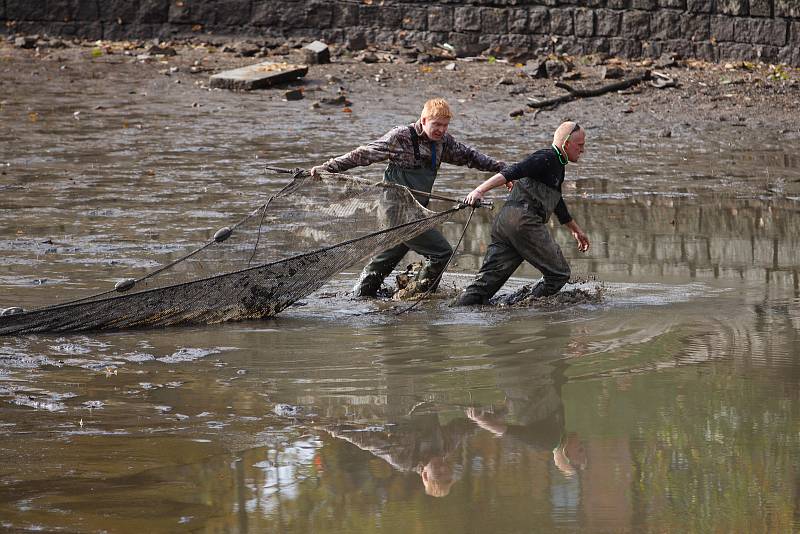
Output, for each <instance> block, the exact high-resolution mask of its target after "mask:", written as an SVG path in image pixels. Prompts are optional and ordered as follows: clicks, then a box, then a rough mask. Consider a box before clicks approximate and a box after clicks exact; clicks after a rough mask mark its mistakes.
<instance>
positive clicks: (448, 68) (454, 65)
mask: <svg viewBox="0 0 800 534" xmlns="http://www.w3.org/2000/svg"><path fill="white" fill-rule="evenodd" d="M444 68H445V69H446V70H456V64H455V63H448V64H447V65H445V67H444Z"/></svg>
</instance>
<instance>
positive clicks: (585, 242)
mask: <svg viewBox="0 0 800 534" xmlns="http://www.w3.org/2000/svg"><path fill="white" fill-rule="evenodd" d="M572 237H574V238H575V241H577V242H578V250H580V251H581V252H586V251H587V250H589V238H588V237H587V236H586V234H584V233H583V231H581V230H577V231H575V230H573V231H572Z"/></svg>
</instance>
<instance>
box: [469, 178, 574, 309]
mask: <svg viewBox="0 0 800 534" xmlns="http://www.w3.org/2000/svg"><path fill="white" fill-rule="evenodd" d="M562 164H563V162H562ZM524 180H525V183H519V182H522V180H519V182H518V183H516V184H515V185H514V189H513V190H512V192H511V195H510V197H509V199H508V202H506V204H505V206H503V209H502V210H500V213H499V214H498V216H497V218H496V219H495V220H494V224H493V225H492V243H491V244H490V245H489V248H488V249H487V250H486V257H485V258H484V260H483V264H482V265H481V268H480V271H478V275H477V276H476V278H475V280H474V281H473V282H472V283H471V284H470V285H469V286H467V288H466V290H465V291H464V294H462V295H461V297H460V298H459V301H458V303H459V304H461V305H465V306H469V305H473V304H486V303H488V302H489V299H490V298H492V296H494V294H495V293H497V291H498V290H499V289H500V288H501V287H503V284H505V283H506V281H507V280H508V279H509V278H510V277H511V275H512V274H513V273H514V271H515V270H517V267H519V266H520V264H522V262H523V261H527V262H528V263H530V264H531V265H533V266H534V267H536V268H537V269H538V270H539V271H540V272H541V273H542V275H543V277H544V278H543V280H542V281H540V282H539V283H538V284H536V286H534V288H533V289H532V290H531V291H530V293H528V294H527V295H525V297H546V296H549V295H554V294H556V293H558V292H559V290H560V289H561V288H562V287H564V284H566V283H567V282H568V281H569V277H570V275H571V272H570V268H569V264H568V263H567V260H566V259H564V255H563V254H562V252H561V247H559V246H558V243H556V241H555V239H553V236H552V235H551V234H550V231H549V230H548V229H547V221H548V220H549V218H550V214H551V213H553V210H554V209H555V207H556V205H557V204H558V202H559V201H560V200H561V192H560V191H559V190H557V189H554V188H552V187H549V186H547V185H545V184H543V183H541V182H537V181H535V180H532V179H530V178H526V179H524ZM518 188H520V189H518Z"/></svg>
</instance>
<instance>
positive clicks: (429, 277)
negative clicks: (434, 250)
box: [417, 262, 444, 293]
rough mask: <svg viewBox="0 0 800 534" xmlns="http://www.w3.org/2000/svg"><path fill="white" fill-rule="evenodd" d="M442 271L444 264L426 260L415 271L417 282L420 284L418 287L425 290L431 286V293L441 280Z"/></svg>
mask: <svg viewBox="0 0 800 534" xmlns="http://www.w3.org/2000/svg"><path fill="white" fill-rule="evenodd" d="M442 272H444V264H439V263H431V262H426V263H425V265H423V267H422V269H420V270H419V272H418V273H417V283H418V284H419V285H420V289H422V291H427V290H428V288H429V287H431V286H432V289H431V293H434V292H436V290H437V289H438V288H439V283H440V282H441V281H442V276H441V275H442Z"/></svg>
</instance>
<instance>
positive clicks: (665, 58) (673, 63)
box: [656, 54, 678, 69]
mask: <svg viewBox="0 0 800 534" xmlns="http://www.w3.org/2000/svg"><path fill="white" fill-rule="evenodd" d="M677 66H678V61H677V60H676V57H675V56H674V55H672V54H664V55H662V56H661V57H660V58H658V61H657V62H656V67H658V68H659V69H668V68H670V67H677Z"/></svg>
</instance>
